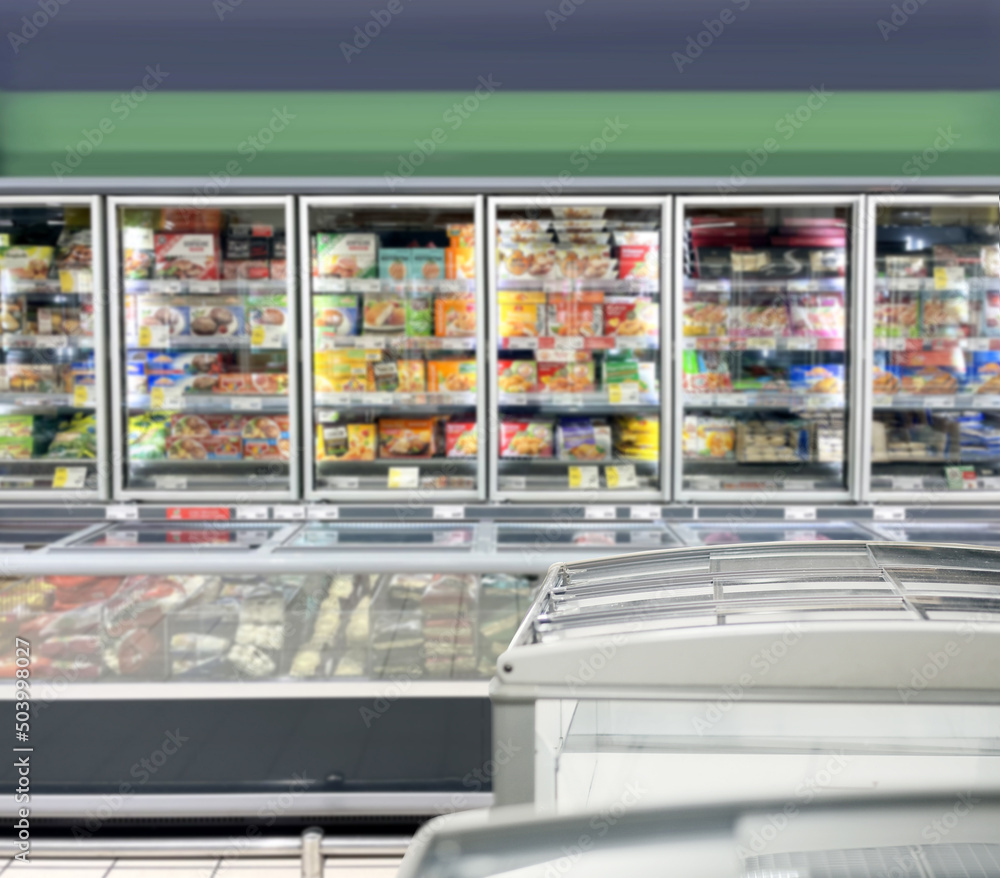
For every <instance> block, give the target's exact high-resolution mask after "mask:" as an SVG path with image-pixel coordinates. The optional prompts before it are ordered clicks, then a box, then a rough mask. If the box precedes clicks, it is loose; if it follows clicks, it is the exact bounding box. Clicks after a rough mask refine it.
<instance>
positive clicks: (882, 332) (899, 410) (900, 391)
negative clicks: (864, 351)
mask: <svg viewBox="0 0 1000 878" xmlns="http://www.w3.org/2000/svg"><path fill="white" fill-rule="evenodd" d="M867 226H868V237H869V253H870V257H869V259H868V265H867V271H868V288H869V290H870V291H871V298H870V299H869V302H868V309H867V310H868V314H867V331H866V333H865V335H866V338H865V342H866V344H867V345H868V346H869V357H868V361H869V363H870V364H871V366H870V368H869V370H868V372H867V375H866V377H865V384H866V388H865V389H866V397H867V399H869V400H870V403H871V405H870V409H868V410H869V411H871V412H872V418H871V421H870V423H866V424H865V442H864V444H863V447H864V450H865V451H866V453H867V457H866V464H867V465H866V467H865V486H864V487H865V495H864V496H865V497H866V499H870V500H903V501H906V500H923V501H925V502H942V501H943V502H951V501H958V502H970V501H972V502H983V501H995V500H997V499H1000V377H998V376H1000V209H998V203H997V198H996V196H993V195H991V196H982V197H963V196H933V195H923V196H893V197H886V198H882V197H878V196H876V197H872V198H869V200H868V223H867Z"/></svg>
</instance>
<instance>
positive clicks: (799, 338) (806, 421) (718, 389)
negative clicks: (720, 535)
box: [674, 196, 863, 503]
mask: <svg viewBox="0 0 1000 878" xmlns="http://www.w3.org/2000/svg"><path fill="white" fill-rule="evenodd" d="M860 207H861V199H860V198H856V197H826V196H787V197H785V196H780V197H779V196H775V197H750V196H747V197H740V198H721V199H720V198H707V197H691V198H678V199H677V217H676V223H675V228H676V242H675V253H676V261H675V269H674V278H675V297H674V300H675V315H674V325H675V336H674V337H675V340H676V349H677V351H678V354H677V360H676V362H675V368H674V394H675V397H674V398H675V409H674V414H675V423H676V424H677V425H678V429H677V432H678V433H679V434H680V436H679V442H678V443H677V445H676V448H675V453H674V466H675V473H674V478H675V482H674V484H675V491H674V496H675V497H676V498H677V499H680V500H701V501H705V500H719V499H722V498H743V499H746V498H751V497H753V498H756V499H757V500H758V502H764V503H773V502H782V501H792V502H796V501H798V502H803V501H807V502H815V501H821V502H823V501H842V500H849V499H852V498H856V497H857V496H858V488H857V485H856V482H857V479H858V477H859V471H858V467H857V466H856V462H857V460H858V459H859V458H858V450H859V449H858V448H857V444H856V435H857V432H858V431H857V427H858V426H859V424H858V420H857V419H858V413H859V412H860V411H861V409H860V402H861V399H862V395H861V393H860V382H859V381H858V380H857V375H856V372H857V370H858V368H859V365H858V364H859V358H858V356H857V355H856V351H857V350H858V348H857V340H858V332H859V330H858V326H859V325H860V321H859V320H858V319H857V312H858V310H859V309H858V307H857V305H858V298H859V296H860V294H861V290H860V283H859V279H860V278H861V276H862V275H861V269H860V266H861V264H862V259H863V256H862V252H861V249H860V246H859V245H860V242H861V236H860V232H859V218H860Z"/></svg>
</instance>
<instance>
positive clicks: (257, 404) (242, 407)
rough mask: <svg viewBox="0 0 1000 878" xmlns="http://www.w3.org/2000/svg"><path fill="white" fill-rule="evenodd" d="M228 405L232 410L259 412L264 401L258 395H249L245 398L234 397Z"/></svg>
mask: <svg viewBox="0 0 1000 878" xmlns="http://www.w3.org/2000/svg"><path fill="white" fill-rule="evenodd" d="M230 405H231V406H232V409H233V411H234V412H259V411H260V410H261V408H263V405H264V402H263V400H262V399H261V398H260V397H259V396H250V397H247V398H246V399H240V398H239V397H236V398H235V399H233V401H232V403H231V404H230Z"/></svg>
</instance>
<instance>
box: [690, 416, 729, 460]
mask: <svg viewBox="0 0 1000 878" xmlns="http://www.w3.org/2000/svg"><path fill="white" fill-rule="evenodd" d="M683 429H684V437H683V444H684V456H685V457H709V458H713V459H715V460H733V459H734V458H735V456H736V454H735V449H736V420H735V418H715V417H706V416H702V415H687V416H686V417H685V418H684V428H683Z"/></svg>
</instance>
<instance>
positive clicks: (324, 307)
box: [313, 295, 358, 346]
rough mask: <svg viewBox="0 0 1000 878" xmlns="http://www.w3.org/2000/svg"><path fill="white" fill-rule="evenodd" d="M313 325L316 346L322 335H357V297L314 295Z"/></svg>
mask: <svg viewBox="0 0 1000 878" xmlns="http://www.w3.org/2000/svg"><path fill="white" fill-rule="evenodd" d="M313 326H314V327H315V329H316V338H317V346H319V340H320V338H321V337H322V336H327V335H330V336H344V335H357V334H358V297H357V296H351V295H345V296H314V297H313Z"/></svg>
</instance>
